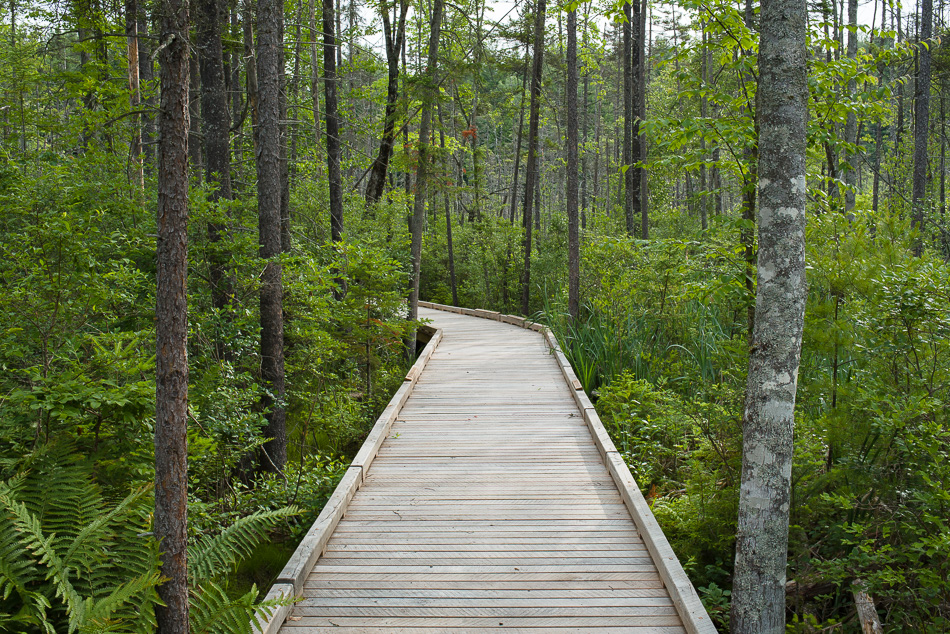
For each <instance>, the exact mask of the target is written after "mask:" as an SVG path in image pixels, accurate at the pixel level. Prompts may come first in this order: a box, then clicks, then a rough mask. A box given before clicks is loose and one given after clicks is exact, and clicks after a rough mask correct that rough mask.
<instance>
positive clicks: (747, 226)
mask: <svg viewBox="0 0 950 634" xmlns="http://www.w3.org/2000/svg"><path fill="white" fill-rule="evenodd" d="M744 22H745V25H746V27H748V28H749V29H750V30H752V28H753V26H754V12H753V5H752V1H751V0H746V5H745V16H744ZM746 54H752V53H751V51H746ZM742 79H743V82H746V83H747V84H749V85H751V84H752V82H753V81H754V78H753V77H751V74H747V73H743V75H742ZM747 90H752V89H751V88H748V89H747ZM746 108H747V110H748V111H749V112H751V113H752V121H753V126H754V128H755V134H756V136H758V131H759V124H758V112H756V107H755V103H754V102H752V101H749V102H747V103H746ZM743 155H744V158H745V161H746V171H745V173H744V174H743V178H742V180H743V183H742V220H743V221H744V223H743V227H742V229H741V230H740V231H739V242H740V243H741V244H742V247H743V251H744V252H745V269H746V271H745V288H746V300H747V301H748V302H749V307H748V309H747V323H746V329H747V332H748V341H749V345H750V346H751V345H752V335H753V330H754V326H755V303H754V297H755V284H754V280H753V274H754V273H755V193H756V192H755V189H756V183H757V181H758V160H759V159H758V146H757V141H753V142H752V143H751V144H750V145H749V147H747V148H746V149H745V150H744V152H743Z"/></svg>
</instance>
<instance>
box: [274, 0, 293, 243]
mask: <svg viewBox="0 0 950 634" xmlns="http://www.w3.org/2000/svg"><path fill="white" fill-rule="evenodd" d="M277 27H278V28H277V41H278V42H279V43H280V45H279V46H278V48H277V121H278V123H277V129H278V130H279V136H278V139H279V144H278V149H277V151H278V162H279V165H280V250H281V252H282V253H290V247H291V244H290V166H289V165H288V164H287V139H288V135H289V134H290V126H289V124H288V123H287V73H286V72H285V71H284V69H285V68H286V66H287V65H286V59H285V58H286V53H285V51H284V12H283V4H281V12H280V20H278V21H277Z"/></svg>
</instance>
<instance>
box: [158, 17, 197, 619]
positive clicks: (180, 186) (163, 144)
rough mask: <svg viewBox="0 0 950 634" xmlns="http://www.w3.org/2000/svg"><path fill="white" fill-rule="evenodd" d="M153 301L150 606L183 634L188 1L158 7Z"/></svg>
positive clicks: (185, 616)
mask: <svg viewBox="0 0 950 634" xmlns="http://www.w3.org/2000/svg"><path fill="white" fill-rule="evenodd" d="M159 11H161V14H160V15H161V33H162V38H163V39H162V42H161V46H162V48H161V51H160V52H159V56H158V57H159V67H160V70H159V77H160V81H161V86H162V92H161V103H160V105H159V124H158V126H159V153H158V157H159V158H158V226H157V230H158V247H157V253H156V259H157V262H156V264H157V280H156V281H157V291H156V296H155V319H156V322H155V335H156V336H155V338H156V353H155V539H156V540H158V541H159V542H160V543H161V550H162V554H161V561H162V567H161V574H162V577H163V578H164V579H165V582H164V583H162V585H161V586H159V588H158V595H159V597H160V598H161V600H162V603H163V604H164V605H162V606H157V607H156V608H155V616H156V620H157V621H158V632H159V633H160V634H185V633H186V632H188V558H187V547H188V440H187V431H188V127H189V122H188V57H189V55H188V1H187V0H166V1H165V2H163V3H162V4H161V5H160V9H159Z"/></svg>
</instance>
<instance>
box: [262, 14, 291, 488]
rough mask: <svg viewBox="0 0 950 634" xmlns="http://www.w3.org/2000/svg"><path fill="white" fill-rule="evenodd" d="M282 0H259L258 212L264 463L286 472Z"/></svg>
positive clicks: (269, 468)
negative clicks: (280, 258)
mask: <svg viewBox="0 0 950 634" xmlns="http://www.w3.org/2000/svg"><path fill="white" fill-rule="evenodd" d="M283 17H284V14H283V3H282V2H281V1H280V0H258V3H257V86H258V95H257V101H258V105H257V109H258V134H257V217H258V225H257V226H258V233H259V240H260V257H261V258H262V259H264V260H266V264H265V266H264V272H263V275H262V279H261V378H262V379H263V380H264V385H265V386H266V388H267V391H268V395H267V396H265V397H264V399H263V400H264V406H265V407H266V408H267V425H266V427H265V428H264V435H265V436H267V437H268V438H270V439H271V440H269V441H268V442H267V443H266V444H265V445H264V447H263V450H264V451H263V454H262V456H261V464H260V467H261V469H262V470H264V471H276V472H281V471H283V469H284V465H285V464H286V462H287V429H286V416H287V413H286V409H285V406H284V393H285V387H284V316H283V282H282V279H281V277H282V276H281V273H282V272H281V265H280V263H279V262H278V261H277V259H276V258H277V256H279V255H280V253H281V228H280V225H281V217H280V210H281V206H280V196H281V170H280V142H281V141H280V95H279V93H280V76H281V69H280V58H281V55H280V49H281V47H282V46H283V42H282V41H281V38H280V34H281V31H282V29H281V26H280V24H281V22H282V21H283Z"/></svg>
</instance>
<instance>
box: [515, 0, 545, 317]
mask: <svg viewBox="0 0 950 634" xmlns="http://www.w3.org/2000/svg"><path fill="white" fill-rule="evenodd" d="M546 8H547V7H546V2H545V0H538V3H537V5H536V6H535V15H534V59H533V61H532V66H531V107H530V111H529V112H530V115H529V117H528V165H527V169H526V170H525V184H524V216H523V220H524V243H523V246H524V269H523V270H522V273H521V312H523V313H524V314H525V315H527V314H528V310H529V309H530V302H531V231H532V228H533V224H534V223H533V222H532V205H533V204H534V199H535V193H536V190H537V189H538V187H537V180H538V127H539V122H540V114H541V71H542V68H543V63H544V17H545V16H544V13H545V11H546ZM540 211H541V210H540V209H536V210H535V212H536V213H540Z"/></svg>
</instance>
